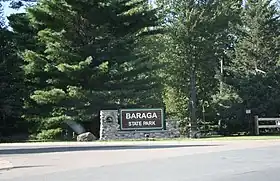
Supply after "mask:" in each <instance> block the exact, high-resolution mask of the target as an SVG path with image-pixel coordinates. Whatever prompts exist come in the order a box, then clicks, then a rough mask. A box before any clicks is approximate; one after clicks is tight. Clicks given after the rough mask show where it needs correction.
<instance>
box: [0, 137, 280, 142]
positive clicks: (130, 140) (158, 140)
mask: <svg viewBox="0 0 280 181" xmlns="http://www.w3.org/2000/svg"><path fill="white" fill-rule="evenodd" d="M278 139H279V140H280V135H278V136H212V137H209V138H199V139H189V138H156V139H154V138H150V139H148V140H145V139H123V140H106V141H99V140H98V141H95V142H100V143H102V142H105V143H106V142H132V141H135V142H138V141H142V142H143V141H156V142H160V141H180V142H191V141H237V140H278ZM1 142H2V141H0V144H1ZM20 142H21V143H24V142H25V143H40V142H41V143H42V142H66V143H67V142H76V141H75V140H73V141H58V140H45V141H38V140H27V141H16V140H14V141H5V142H2V143H20Z"/></svg>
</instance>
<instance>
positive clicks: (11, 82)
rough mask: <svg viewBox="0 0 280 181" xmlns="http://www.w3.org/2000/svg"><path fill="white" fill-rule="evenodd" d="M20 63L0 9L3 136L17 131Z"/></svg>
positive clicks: (0, 126)
mask: <svg viewBox="0 0 280 181" xmlns="http://www.w3.org/2000/svg"><path fill="white" fill-rule="evenodd" d="M0 5H1V4H0ZM21 63H22V62H21V60H20V59H19V58H18V56H17V49H16V46H15V42H14V36H13V33H12V32H11V31H9V30H8V29H7V26H6V25H5V23H4V18H3V16H2V11H1V9H0V92H1V95H0V132H1V133H2V134H4V135H7V134H8V135H10V134H12V133H13V132H15V131H18V130H16V129H17V128H18V123H19V121H20V117H21V114H22V106H23V99H22V97H23V90H24V85H23V79H22V77H23V74H22V73H23V72H22V70H21V68H20V66H21Z"/></svg>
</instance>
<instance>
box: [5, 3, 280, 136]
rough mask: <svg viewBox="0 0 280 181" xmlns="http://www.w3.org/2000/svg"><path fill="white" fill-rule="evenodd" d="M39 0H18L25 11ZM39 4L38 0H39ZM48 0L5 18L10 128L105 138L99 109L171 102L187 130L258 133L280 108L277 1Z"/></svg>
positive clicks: (170, 111)
mask: <svg viewBox="0 0 280 181" xmlns="http://www.w3.org/2000/svg"><path fill="white" fill-rule="evenodd" d="M26 2H28V1H12V2H11V7H12V8H19V7H21V6H22V5H24V3H26ZM29 2H33V1H29ZM149 2H151V1H147V0H106V1H104V0H95V1H91V0H85V1H81V0H63V1H62V0H59V1H58V0H40V1H37V2H36V3H35V4H33V5H32V6H29V7H28V8H27V9H26V12H25V13H18V14H13V15H11V16H9V17H7V19H8V20H7V21H6V22H4V19H3V13H2V12H3V8H2V9H1V10H0V11H1V14H0V17H1V18H0V26H1V27H0V52H1V56H0V89H1V95H0V132H1V134H2V135H3V136H8V135H14V134H18V133H28V134H29V135H31V136H32V137H33V138H36V139H61V135H62V133H63V129H64V128H65V125H64V122H65V121H67V120H71V121H77V122H80V123H82V124H83V125H85V127H86V129H88V130H90V131H92V132H93V133H94V134H95V135H96V136H98V129H99V116H98V114H99V110H101V109H119V108H136V107H139V108H141V107H145V108H149V107H164V108H165V111H166V116H167V118H172V119H173V118H174V119H178V120H180V123H181V126H182V131H183V132H185V131H186V129H185V128H186V125H187V124H189V123H190V124H191V128H192V129H191V130H192V131H196V130H200V129H205V130H216V131H217V130H218V131H220V132H222V133H224V134H225V133H236V132H241V131H243V132H249V131H250V130H249V122H248V121H249V119H250V118H248V117H246V114H245V110H246V109H250V110H251V111H252V113H251V116H253V115H260V116H279V114H280V106H279V105H280V102H279V101H280V94H279V93H280V92H279V90H280V87H279V86H280V84H279V82H278V80H279V78H280V69H279V60H280V59H279V58H280V56H279V55H280V54H279V53H280V19H279V15H280V14H279V10H278V8H277V5H276V4H275V2H274V1H271V0H247V1H246V2H245V1H244V2H243V3H242V2H241V1H240V0H173V1H170V0H156V1H153V3H152V4H151V3H149Z"/></svg>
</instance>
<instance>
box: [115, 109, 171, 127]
mask: <svg viewBox="0 0 280 181" xmlns="http://www.w3.org/2000/svg"><path fill="white" fill-rule="evenodd" d="M123 111H161V127H150V128H123V119H122V112H123ZM119 115H120V117H119V118H120V131H151V130H165V129H166V125H165V123H166V122H165V117H164V109H163V108H138V109H137V108H131V109H120V110H119Z"/></svg>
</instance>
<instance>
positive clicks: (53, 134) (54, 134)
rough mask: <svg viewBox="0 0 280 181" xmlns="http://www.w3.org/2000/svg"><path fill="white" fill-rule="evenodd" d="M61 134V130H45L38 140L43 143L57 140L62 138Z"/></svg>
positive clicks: (38, 136)
mask: <svg viewBox="0 0 280 181" xmlns="http://www.w3.org/2000/svg"><path fill="white" fill-rule="evenodd" d="M61 134H62V129H61V128H56V129H48V130H43V131H42V132H40V133H38V135H37V136H36V139H37V140H41V141H46V140H57V139H59V138H60V137H61Z"/></svg>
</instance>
